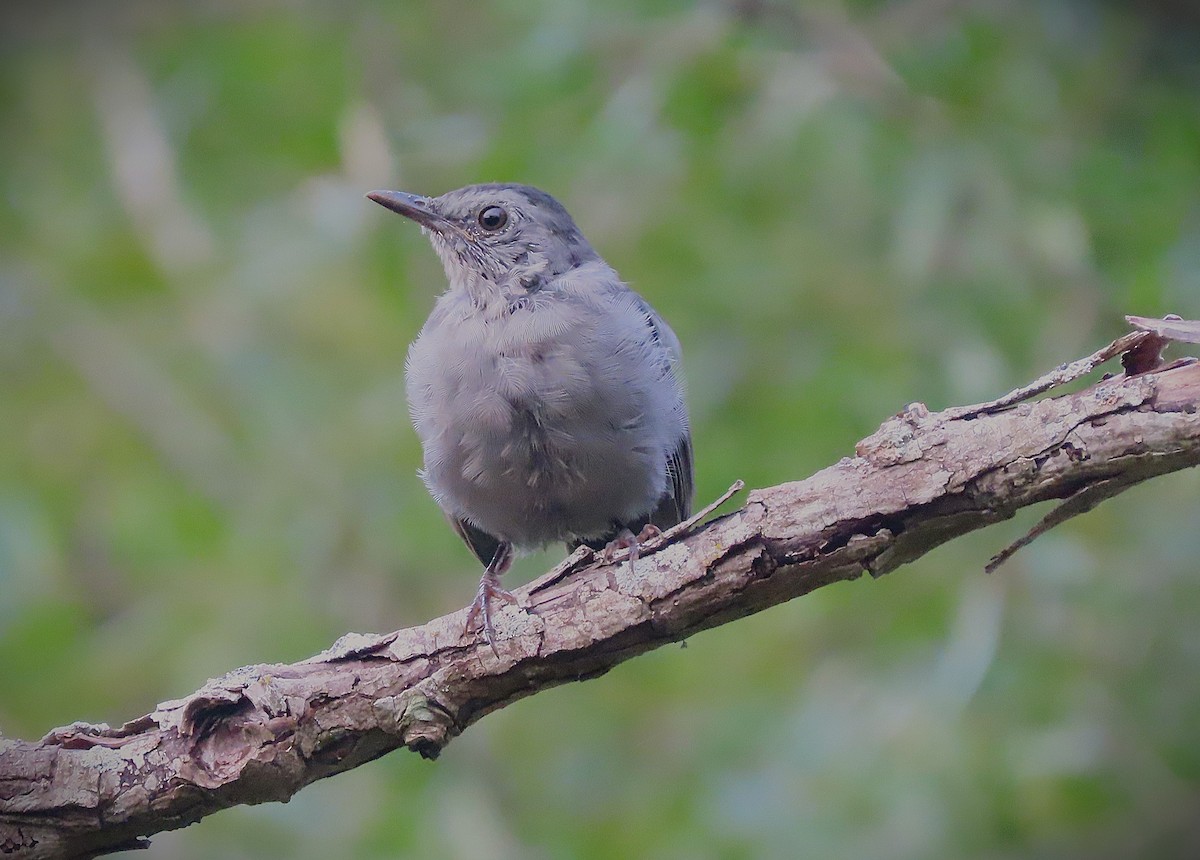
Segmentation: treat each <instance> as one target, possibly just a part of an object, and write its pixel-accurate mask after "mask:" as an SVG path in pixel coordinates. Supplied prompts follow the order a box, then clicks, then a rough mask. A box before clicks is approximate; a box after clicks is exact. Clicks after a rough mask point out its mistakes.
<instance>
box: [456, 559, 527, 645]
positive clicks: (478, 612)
mask: <svg viewBox="0 0 1200 860" xmlns="http://www.w3.org/2000/svg"><path fill="white" fill-rule="evenodd" d="M495 600H502V601H504V602H505V603H514V604H515V603H516V602H517V597H516V595H515V594H513V593H512V592H511V591H509V590H508V589H507V588H505V587H504V586H502V585H501V584H500V576H499V574H497V573H495V572H493V571H492V570H491V569H490V568H489V569H488V570H486V571H484V574H483V576H482V577H481V578H480V580H479V590H478V591H476V592H475V599H474V600H473V601H472V602H471V608H470V609H468V610H467V626H466V632H467V633H470V632H471V631H472V630H475V629H477V628H482V632H483V638H484V639H485V640H487V644H488V645H490V646H491V648H492V652H493V653H494V654H495V655H496V656H497V657H499V656H500V652H499V651H498V650H497V649H496V631H495V628H493V627H492V603H493V601H495ZM481 621H482V624H481V623H480V622H481Z"/></svg>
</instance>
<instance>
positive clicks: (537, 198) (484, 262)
mask: <svg viewBox="0 0 1200 860" xmlns="http://www.w3.org/2000/svg"><path fill="white" fill-rule="evenodd" d="M367 197H369V198H370V199H371V200H374V201H375V202H376V203H378V204H379V205H380V206H384V207H386V208H388V209H391V210H392V211H393V212H398V213H399V214H401V215H403V216H405V217H406V218H410V219H412V220H413V221H416V222H417V223H418V224H420V225H421V230H422V232H424V233H425V234H426V235H427V236H429V238H430V241H431V242H432V243H433V247H434V250H435V251H437V254H438V256H439V257H440V258H441V260H442V265H443V266H444V267H445V269H446V277H447V278H449V280H450V287H451V289H454V288H456V287H465V288H467V289H469V290H471V292H472V293H476V292H478V291H480V290H481V289H487V288H488V286H489V285H491V286H494V287H497V288H500V289H503V290H505V291H511V290H524V291H526V292H533V291H535V290H537V289H539V288H540V287H541V286H542V285H544V284H545V283H547V282H549V281H550V280H553V279H554V278H556V277H558V276H560V275H562V274H564V273H566V272H569V271H571V270H572V269H574V268H576V267H578V266H580V265H582V264H583V263H585V262H588V261H589V260H594V259H597V254H596V252H595V251H594V250H592V246H591V245H589V244H588V241H587V239H585V238H584V237H583V234H582V233H581V232H579V228H578V227H576V226H575V222H574V221H573V220H572V219H571V216H570V214H568V213H567V210H566V209H564V208H563V206H562V204H561V203H559V202H558V201H557V200H555V199H554V198H553V197H551V196H550V195H549V194H547V193H546V192H544V191H539V190H538V189H537V188H531V187H530V186H528V185H509V184H486V185H468V186H466V187H465V188H459V189H458V190H457V191H449V192H447V193H445V194H443V195H441V196H440V197H421V196H419V195H416V194H408V193H406V192H403V191H372V192H371V193H370V194H368V195H367Z"/></svg>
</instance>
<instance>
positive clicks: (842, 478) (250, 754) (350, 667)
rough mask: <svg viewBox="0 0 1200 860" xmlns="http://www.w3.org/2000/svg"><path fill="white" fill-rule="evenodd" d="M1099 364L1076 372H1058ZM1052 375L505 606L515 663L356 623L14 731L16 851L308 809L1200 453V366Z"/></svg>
mask: <svg viewBox="0 0 1200 860" xmlns="http://www.w3.org/2000/svg"><path fill="white" fill-rule="evenodd" d="M1135 324H1136V323H1135ZM1160 335H1161V333H1158V334H1156V333H1152V332H1150V331H1141V332H1135V333H1133V334H1131V335H1126V337H1125V338H1123V339H1121V341H1118V342H1117V343H1118V344H1120V346H1119V347H1114V348H1113V350H1110V354H1108V355H1105V356H1104V357H1112V356H1113V355H1116V354H1117V352H1123V353H1124V354H1125V356H1126V358H1127V360H1128V359H1129V357H1130V356H1131V355H1133V356H1136V360H1130V361H1127V365H1126V366H1127V368H1129V371H1130V373H1134V372H1136V371H1137V370H1140V369H1144V368H1145V367H1147V366H1149V367H1153V366H1154V365H1155V363H1156V362H1157V354H1158V351H1159V349H1160V348H1161V343H1162V342H1161V341H1160V342H1155V341H1152V340H1150V339H1151V338H1155V337H1160ZM1167 336H1170V335H1167ZM1139 350H1140V352H1139ZM1101 353H1104V351H1103V350H1102V351H1101V352H1100V353H1097V354H1096V356H1100V355H1101ZM1148 355H1149V356H1150V357H1149V358H1147V356H1148ZM1096 356H1093V357H1091V358H1096ZM1098 360H1099V359H1098ZM1095 363H1096V362H1095V361H1091V359H1085V360H1083V364H1080V363H1079V362H1075V363H1072V364H1071V365H1064V366H1063V367H1062V368H1059V371H1057V372H1056V374H1057V375H1054V374H1052V375H1053V376H1054V380H1053V381H1052V382H1051V384H1058V383H1061V382H1062V381H1064V379H1067V378H1071V374H1072V373H1075V375H1078V374H1079V373H1083V372H1087V371H1090V370H1091V369H1092V367H1094V366H1095ZM1048 387H1049V385H1047V386H1045V387H1040V388H1039V385H1038V383H1034V384H1033V385H1031V386H1025V387H1024V388H1022V389H1018V392H1020V393H1021V394H1020V396H1013V397H1006V398H1001V399H1000V400H998V401H994V402H993V403H992V404H981V405H979V406H975V407H969V408H960V409H956V410H947V411H946V412H942V413H932V414H931V413H930V412H929V411H928V410H926V409H925V407H923V406H921V405H919V404H916V405H913V406H910V407H909V408H908V409H906V410H905V411H904V412H903V413H901V414H900V415H898V416H896V417H894V418H891V419H889V420H888V421H886V422H885V423H884V424H883V426H882V427H880V428H879V430H878V431H876V432H875V433H874V434H873V435H872V436H870V437H868V438H867V439H864V440H863V441H862V442H860V443H859V444H858V446H857V449H856V456H854V457H849V458H845V459H843V460H841V461H840V462H839V463H836V464H835V465H833V466H830V467H829V468H827V469H824V470H822V471H821V472H818V473H817V474H815V475H813V476H812V477H811V478H808V479H807V480H804V481H799V482H795V483H788V484H781V485H779V486H775V487H769V488H766V489H760V490H755V491H753V492H752V493H750V496H749V498H748V500H747V503H746V505H745V507H743V508H742V509H741V510H738V511H736V512H734V513H732V514H729V515H727V516H724V517H721V518H720V519H718V520H715V521H713V522H711V523H709V524H708V525H706V526H704V527H702V528H700V529H699V530H698V531H696V532H695V533H693V534H691V535H690V536H689V537H687V538H685V539H683V540H680V541H677V542H673V543H670V544H669V545H667V546H665V547H663V548H661V549H660V550H658V551H657V552H655V553H654V554H653V555H650V556H645V555H643V557H642V558H640V559H639V560H638V561H637V563H636V567H635V568H631V567H630V565H629V564H628V562H619V563H616V564H609V565H598V564H591V565H590V566H583V565H584V562H585V561H586V560H585V559H583V558H581V557H579V556H576V557H572V560H570V563H569V564H564V565H560V566H559V567H558V568H556V569H555V570H554V571H551V572H550V573H548V574H546V575H544V576H542V577H541V578H540V579H538V580H536V581H534V582H533V583H531V584H530V585H528V586H526V587H525V588H523V589H520V590H519V592H518V593H519V595H520V598H521V602H522V606H521V607H506V608H505V609H504V610H503V611H502V612H501V613H500V614H499V615H498V617H497V618H496V631H497V635H498V640H499V641H498V643H497V652H496V653H493V651H492V650H491V649H490V648H489V647H488V646H487V645H486V644H485V643H483V641H482V640H481V639H479V638H477V637H476V636H474V635H470V636H464V635H463V633H462V630H463V624H464V620H465V614H464V612H462V611H460V612H455V613H452V614H450V615H447V616H444V617H442V618H437V619H434V620H433V621H430V622H429V623H428V624H425V625H424V626H422V627H416V628H411V629H407V630H400V631H397V632H394V633H390V634H387V635H384V636H367V635H360V634H349V635H347V636H345V637H343V638H342V639H340V640H339V641H338V642H337V643H335V644H334V646H333V647H332V648H330V649H329V650H328V651H325V652H324V653H322V654H319V655H317V656H315V657H313V658H311V659H309V660H305V661H303V662H301V663H296V664H291V665H282V664H281V665H270V664H264V665H257V666H248V667H245V668H242V669H238V670H236V671H234V672H231V673H230V674H228V675H226V676H224V677H222V678H218V679H215V680H213V681H210V682H209V683H208V684H206V685H205V686H204V688H203V689H201V690H199V691H198V692H196V693H193V694H192V695H190V696H188V697H186V698H183V699H179V700H177V701H171V702H165V703H163V704H161V705H159V706H158V708H157V709H156V710H155V711H154V713H152V714H148V715H146V716H143V717H140V718H138V719H136V720H134V721H132V722H130V723H127V724H125V725H124V726H122V727H120V728H116V729H113V728H109V727H108V726H105V725H89V724H85V723H75V724H73V725H71V726H67V727H65V728H60V729H56V730H54V731H52V732H51V733H50V734H48V735H47V736H46V737H45V738H43V739H42V740H41V741H38V742H36V743H34V742H26V741H19V740H4V739H0V855H3V856H6V857H14V858H22V860H25V858H42V857H89V856H95V855H97V854H103V853H108V852H111V851H116V850H121V849H125V848H131V847H137V846H138V845H142V844H144V842H143V841H142V838H143V837H145V836H147V835H149V834H153V833H157V832H160V831H163V830H171V829H175V828H179V827H184V826H186V825H188V824H191V823H192V822H195V821H198V820H200V819H201V818H203V817H204V816H206V815H208V814H210V813H212V812H215V811H217V810H219V809H222V808H225V807H229V806H233V805H236V804H251V803H263V802H265V801H272V800H279V801H281V800H286V799H288V798H289V797H291V796H292V795H293V794H295V793H296V792H297V791H299V790H300V789H301V788H303V787H304V786H305V785H307V784H308V783H310V782H313V781H314V780H317V779H321V778H323V777H326V776H331V775H333V774H335V773H339V772H341V771H345V770H348V769H350V768H352V767H356V766H357V765H359V764H362V763H363V762H366V761H370V760H371V759H374V758H377V757H379V756H381V755H383V754H385V753H387V752H390V751H391V750H394V749H396V748H398V747H402V746H404V747H408V748H409V749H411V750H414V751H416V752H417V753H419V754H421V755H422V756H425V757H427V758H433V757H436V756H437V754H438V753H439V752H440V751H441V749H442V748H443V747H444V746H445V745H446V744H447V743H448V742H449V741H450V740H451V739H452V738H454V737H455V736H456V735H458V734H459V733H460V732H462V731H463V729H465V728H466V727H467V726H469V725H471V724H472V723H474V722H475V721H476V720H478V719H479V718H480V717H482V716H483V715H485V714H487V713H489V712H490V711H494V710H496V709H498V708H502V707H504V706H505V705H507V704H508V703H510V702H513V701H515V700H516V699H519V698H522V697H524V696H527V695H530V694H532V693H536V692H538V691H539V690H541V689H543V688H545V687H549V686H553V685H555V684H561V683H564V682H567V681H577V680H582V679H584V678H591V677H595V676H597V675H601V674H603V673H604V672H606V671H608V670H609V669H610V668H612V667H613V666H615V665H616V664H617V663H620V662H622V661H623V660H626V659H628V658H630V657H632V656H634V655H636V654H640V653H642V652H644V651H648V650H650V649H652V648H656V647H658V646H660V645H663V644H665V643H668V642H674V641H677V640H680V639H683V638H685V637H687V636H690V635H691V634H693V633H696V632H697V631H700V630H703V629H705V628H708V627H713V626H715V625H718V624H724V623H725V622H728V621H731V620H733V619H735V618H740V617H742V616H744V615H749V614H750V613H753V612H757V611H758V610H760V609H763V608H766V607H768V606H773V605H775V604H777V603H781V602H783V601H785V600H790V599H791V598H793V597H797V596H799V595H802V594H806V593H808V592H810V591H812V590H814V589H816V588H820V587H821V586H823V585H827V584H829V583H831V582H837V581H839V580H845V579H853V578H855V577H858V576H860V575H861V574H862V573H863V572H864V571H867V572H869V573H871V574H872V575H874V576H880V575H882V574H884V573H888V572H889V571H891V570H894V569H895V568H896V567H898V566H900V565H901V564H904V563H905V562H908V561H912V560H913V559H915V558H917V557H919V556H921V555H923V554H924V553H926V552H928V551H929V550H931V549H932V548H934V547H936V546H938V545H939V544H941V543H943V542H945V541H947V540H949V539H951V538H953V537H956V536H958V535H961V534H965V533H966V532H969V531H972V530H974V529H977V528H981V527H982V526H985V525H988V524H990V523H994V522H997V521H999V520H1003V519H1007V518H1009V517H1011V516H1012V515H1013V514H1014V513H1015V512H1016V511H1017V510H1018V509H1020V508H1022V507H1025V506H1027V505H1031V504H1034V503H1036V502H1041V501H1045V500H1048V499H1066V500H1068V501H1067V502H1066V503H1065V504H1064V506H1063V507H1062V508H1061V509H1057V510H1056V511H1055V512H1052V513H1051V515H1050V516H1048V517H1047V519H1046V520H1045V521H1043V524H1042V525H1040V526H1039V527H1038V529H1035V533H1036V532H1037V531H1038V530H1040V529H1043V528H1049V527H1051V526H1053V525H1055V524H1056V523H1057V522H1060V521H1061V520H1062V519H1065V518H1067V517H1068V516H1071V515H1074V514H1075V513H1080V512H1082V511H1084V510H1087V509H1090V508H1091V507H1092V506H1094V505H1095V504H1097V503H1098V502H1099V501H1100V500H1102V499H1103V498H1107V497H1108V496H1111V495H1114V494H1116V493H1118V492H1120V491H1122V490H1124V489H1125V488H1127V487H1129V486H1131V485H1133V484H1136V483H1138V482H1140V481H1144V480H1146V479H1147V478H1151V477H1154V476H1155V475H1161V474H1164V473H1167V472H1172V471H1176V470H1179V469H1183V468H1185V467H1188V466H1194V465H1197V464H1198V463H1200V413H1198V411H1197V410H1198V409H1200V364H1195V363H1191V364H1180V365H1178V366H1173V367H1168V368H1163V369H1158V370H1156V371H1155V372H1151V373H1146V374H1143V375H1133V376H1129V375H1121V376H1118V377H1115V378H1111V379H1106V380H1104V381H1102V382H1100V383H1099V384H1097V385H1094V386H1093V387H1091V388H1088V389H1087V390H1084V391H1081V392H1078V393H1075V394H1070V395H1066V396H1060V397H1054V398H1048V399H1044V400H1041V401H1038V402H1033V403H1019V404H1017V401H1018V400H1020V399H1022V397H1023V396H1025V394H1028V393H1037V392H1039V391H1044V390H1046V388H1048ZM1018 545H1019V544H1018ZM1014 549H1015V546H1014ZM1006 552H1007V551H1006Z"/></svg>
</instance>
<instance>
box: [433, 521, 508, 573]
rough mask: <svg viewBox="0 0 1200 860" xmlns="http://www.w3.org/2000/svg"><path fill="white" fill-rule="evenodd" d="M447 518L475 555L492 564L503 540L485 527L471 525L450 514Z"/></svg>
mask: <svg viewBox="0 0 1200 860" xmlns="http://www.w3.org/2000/svg"><path fill="white" fill-rule="evenodd" d="M446 518H447V519H448V520H450V524H451V525H452V526H454V531H456V532H457V533H458V536H459V537H460V538H462V539H463V543H465V544H466V545H467V547H468V548H470V550H471V552H473V553H475V557H476V558H477V559H479V560H480V561H481V562H483V563H484V564H490V563H491V561H492V558H493V557H494V556H495V555H496V550H497V548H498V547H499V546H500V544H501V543H502V541H501V540H500V539H499V538H496V537H492V536H491V535H490V534H488V533H487V532H485V531H484V530H483V529H481V528H477V527H475V526H473V525H471V524H470V523H469V522H467V521H466V520H460V519H458V518H457V517H452V516H449V515H447V517H446Z"/></svg>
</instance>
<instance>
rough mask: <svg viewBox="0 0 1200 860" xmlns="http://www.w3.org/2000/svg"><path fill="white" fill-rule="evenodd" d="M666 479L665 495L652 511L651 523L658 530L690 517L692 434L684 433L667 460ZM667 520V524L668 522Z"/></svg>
mask: <svg viewBox="0 0 1200 860" xmlns="http://www.w3.org/2000/svg"><path fill="white" fill-rule="evenodd" d="M667 477H668V478H669V479H670V484H669V485H668V490H667V494H666V495H664V496H663V498H662V500H661V501H660V502H659V503H658V507H657V508H655V510H654V516H653V517H652V518H651V521H652V522H653V523H654V524H655V525H656V526H658V527H659V528H660V529H669V528H670V527H671V526H673V525H675V524H676V523H678V522H680V521H682V520H686V519H687V518H688V517H690V516H691V515H692V483H693V475H692V434H691V433H689V432H684V434H683V438H682V439H680V440H679V444H678V445H676V446H675V450H674V451H672V452H671V456H670V457H669V458H668V459H667ZM668 520H669V522H668Z"/></svg>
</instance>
